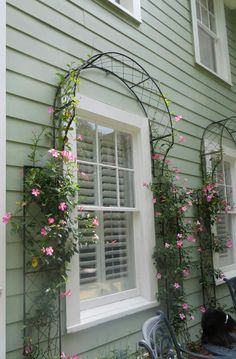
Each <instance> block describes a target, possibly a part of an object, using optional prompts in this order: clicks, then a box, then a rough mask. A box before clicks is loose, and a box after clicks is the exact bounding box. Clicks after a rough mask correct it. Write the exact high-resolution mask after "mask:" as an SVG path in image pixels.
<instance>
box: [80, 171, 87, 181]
mask: <svg viewBox="0 0 236 359" xmlns="http://www.w3.org/2000/svg"><path fill="white" fill-rule="evenodd" d="M79 174H80V176H81V177H82V178H83V179H84V180H85V181H89V176H88V175H87V173H85V172H79Z"/></svg>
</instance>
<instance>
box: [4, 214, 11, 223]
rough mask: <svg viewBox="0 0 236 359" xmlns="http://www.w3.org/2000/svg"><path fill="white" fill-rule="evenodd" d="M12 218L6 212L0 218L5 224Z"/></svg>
mask: <svg viewBox="0 0 236 359" xmlns="http://www.w3.org/2000/svg"><path fill="white" fill-rule="evenodd" d="M11 218H12V214H11V212H7V213H5V214H4V215H3V217H2V223H4V224H7V223H8V222H9V221H10V220H11Z"/></svg>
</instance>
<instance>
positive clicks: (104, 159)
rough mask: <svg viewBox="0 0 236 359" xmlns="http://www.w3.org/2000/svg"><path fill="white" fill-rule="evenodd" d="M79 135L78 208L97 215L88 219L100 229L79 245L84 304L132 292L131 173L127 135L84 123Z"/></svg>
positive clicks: (129, 144) (132, 197)
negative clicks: (96, 219)
mask: <svg viewBox="0 0 236 359" xmlns="http://www.w3.org/2000/svg"><path fill="white" fill-rule="evenodd" d="M77 132H80V135H81V136H82V138H83V142H82V146H81V149H80V148H79V149H78V151H77V156H78V159H77V162H78V168H79V171H78V174H79V176H80V181H79V183H80V187H81V190H80V192H81V196H82V203H81V207H84V208H85V209H86V210H88V209H90V210H92V211H94V210H95V209H96V212H92V213H91V215H93V216H96V217H97V218H98V220H99V223H100V225H99V227H98V228H96V233H95V231H91V233H90V234H89V235H87V237H86V236H85V238H84V240H81V243H80V254H79V257H80V298H81V300H82V301H83V300H84V301H86V300H90V299H94V298H97V297H101V296H106V295H110V294H116V293H119V292H122V291H125V290H130V289H134V288H135V285H136V284H135V275H134V274H135V266H134V239H133V229H132V225H133V224H132V223H133V219H132V218H133V213H132V212H134V211H136V209H135V205H134V191H133V188H134V174H135V171H134V168H133V160H132V156H133V150H132V141H133V140H132V136H131V135H130V134H128V133H124V132H121V131H117V130H115V129H113V128H111V127H106V126H101V125H100V124H97V123H94V122H92V121H83V120H81V121H80V125H79V126H78V128H77ZM80 155H81V157H82V159H80ZM81 176H82V178H81ZM83 198H84V200H83ZM113 209H115V210H114V211H113ZM82 216H83V214H82ZM109 218H110V219H109ZM113 218H116V220H115V221H114V220H112V219H113ZM111 223H113V224H111ZM110 227H111V228H110ZM108 233H109V234H108ZM96 236H98V237H99V238H100V239H97V238H96Z"/></svg>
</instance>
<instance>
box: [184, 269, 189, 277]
mask: <svg viewBox="0 0 236 359" xmlns="http://www.w3.org/2000/svg"><path fill="white" fill-rule="evenodd" d="M182 272H183V276H184V278H187V277H188V276H189V275H190V270H189V269H188V268H184V269H183V271H182Z"/></svg>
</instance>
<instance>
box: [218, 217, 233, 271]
mask: <svg viewBox="0 0 236 359" xmlns="http://www.w3.org/2000/svg"><path fill="white" fill-rule="evenodd" d="M216 228H217V239H218V240H219V241H220V242H222V243H223V244H226V242H227V241H229V240H233V233H232V215H230V214H222V215H219V216H218V218H217V224H216ZM233 263H234V251H232V248H225V249H224V250H223V251H221V252H220V253H219V266H220V267H224V266H227V265H230V264H233Z"/></svg>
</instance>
